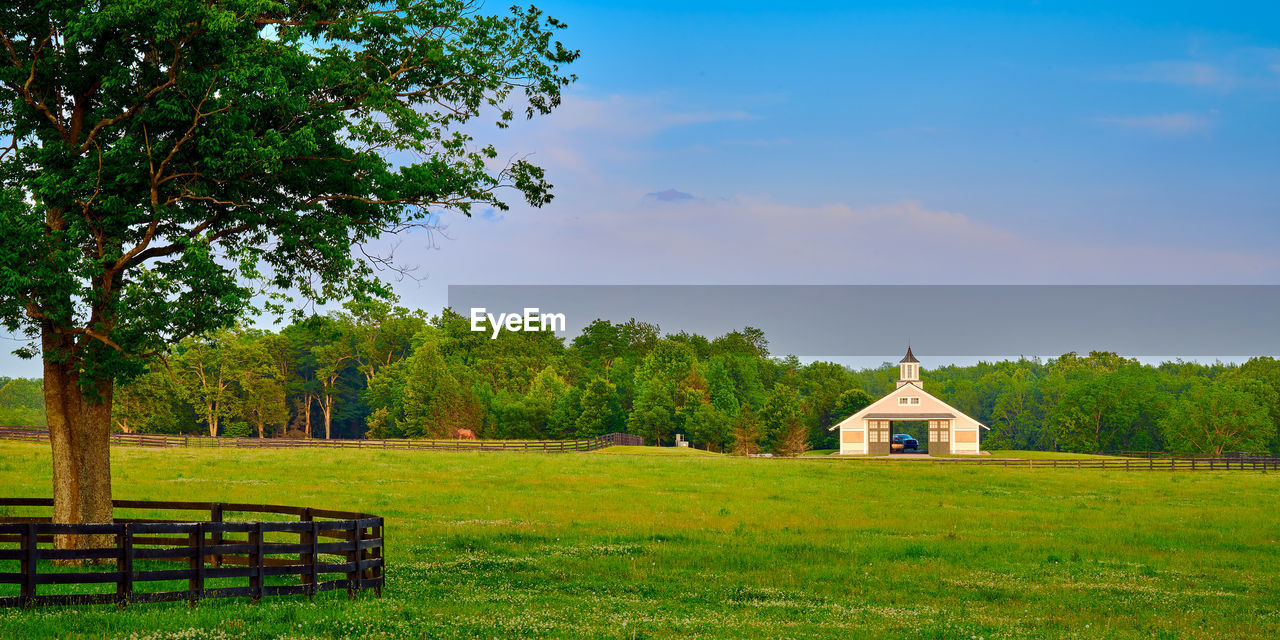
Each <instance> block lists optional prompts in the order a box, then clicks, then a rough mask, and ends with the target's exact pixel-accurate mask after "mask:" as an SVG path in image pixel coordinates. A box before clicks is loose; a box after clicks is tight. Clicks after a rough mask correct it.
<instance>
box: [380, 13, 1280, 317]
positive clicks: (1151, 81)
mask: <svg viewBox="0 0 1280 640" xmlns="http://www.w3.org/2000/svg"><path fill="white" fill-rule="evenodd" d="M540 6H541V7H542V8H544V9H545V10H546V11H547V12H548V13H549V14H551V15H554V16H556V17H558V18H561V19H563V20H565V21H567V22H568V23H569V25H570V29H569V30H568V31H567V32H566V33H565V34H564V40H565V41H566V42H567V43H569V44H570V45H571V46H574V47H577V48H580V49H581V50H582V52H583V57H582V59H581V61H580V63H578V64H575V65H574V69H573V70H574V71H575V72H576V73H577V74H578V75H579V76H580V77H581V81H580V82H579V83H578V84H576V85H575V86H574V87H573V88H572V89H571V91H570V93H569V95H568V96H567V98H566V101H565V105H564V106H563V108H562V109H561V110H560V111H559V112H558V113H556V114H553V115H552V116H550V117H548V118H544V119H540V120H537V121H534V122H531V123H521V125H519V126H517V127H515V128H513V129H512V130H511V131H510V132H504V133H503V134H501V135H498V136H496V139H497V140H498V142H499V143H500V144H501V145H502V147H503V148H504V149H506V150H508V151H510V152H517V151H520V152H532V153H533V156H532V158H533V159H534V160H535V161H537V162H541V163H543V164H544V165H546V166H547V168H548V170H549V171H550V176H551V179H552V181H553V182H555V183H556V185H557V192H558V194H559V197H558V199H557V200H556V201H555V202H554V203H552V205H550V206H549V207H547V208H545V209H543V210H540V211H527V210H521V209H516V210H514V211H512V212H509V213H507V214H505V215H502V216H496V215H495V216H485V217H482V219H479V220H470V221H466V220H453V221H449V220H448V218H446V221H447V222H449V224H450V228H449V231H448V235H449V237H450V239H447V240H445V239H440V240H439V243H438V245H439V249H438V251H421V252H419V251H418V250H417V249H416V248H415V247H417V248H420V247H422V246H423V245H424V243H423V242H422V239H421V238H407V239H405V241H404V242H403V243H402V244H401V254H402V255H405V254H408V255H412V256H413V257H414V258H413V259H412V260H410V262H413V263H415V264H419V265H420V266H421V270H420V274H421V275H425V276H427V277H428V279H429V280H430V281H431V282H432V283H433V284H434V285H435V286H436V287H437V288H438V287H439V286H443V285H445V284H459V283H520V282H532V283H544V282H556V283H609V282H619V283H636V282H641V283H815V282H816V283H892V282H913V283H1004V282H1016V283H1276V282H1280V259H1278V258H1277V255H1280V254H1277V252H1276V251H1275V249H1274V247H1275V245H1276V242H1277V240H1280V237H1278V236H1280V215H1277V214H1280V180H1277V179H1276V178H1277V176H1280V15H1277V14H1278V13H1280V10H1278V9H1277V8H1275V7H1274V6H1268V5H1263V4H1257V5H1252V4H1229V3H1216V4H1212V5H1204V4H1202V5H1201V6H1195V5H1193V4H1192V3H1182V4H1168V3H1166V4H1162V5H1159V6H1155V5H1148V4H1142V5H1135V6H1130V7H1123V6H1117V5H1115V4H1113V3H1098V4H1089V3H1023V4H1012V3H999V4H986V5H972V4H970V5H964V6H960V5H938V4H909V3H894V4H893V5H892V6H882V7H875V6H859V7H855V8H852V9H851V8H849V7H848V6H847V5H846V4H844V3H841V4H828V5H822V4H817V5H805V6H799V5H790V6H788V5H781V4H772V3H771V4H752V3H742V2H735V3H719V2H713V3H661V2H659V3H653V2H644V3H640V2H636V3H611V4H600V3H575V2H551V3H543V4H541V5H540ZM480 135H482V136H483V135H485V134H484V133H483V132H481V134H480ZM904 254H906V255H904ZM402 292H403V293H404V294H405V296H406V298H407V299H409V300H423V301H424V306H430V305H427V304H425V301H426V300H429V299H434V298H436V297H437V294H436V293H434V289H433V288H432V286H430V285H426V284H413V285H409V286H406V287H403V288H402Z"/></svg>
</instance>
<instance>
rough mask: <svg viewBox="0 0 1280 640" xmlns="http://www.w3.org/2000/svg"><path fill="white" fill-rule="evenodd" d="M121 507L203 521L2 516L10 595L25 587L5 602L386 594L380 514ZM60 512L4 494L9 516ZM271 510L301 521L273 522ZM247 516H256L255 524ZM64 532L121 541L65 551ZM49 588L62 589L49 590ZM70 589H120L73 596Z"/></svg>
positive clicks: (1, 579)
mask: <svg viewBox="0 0 1280 640" xmlns="http://www.w3.org/2000/svg"><path fill="white" fill-rule="evenodd" d="M114 505H115V508H116V510H117V512H119V510H122V509H123V510H145V511H148V512H152V513H154V512H157V511H160V512H167V511H183V512H188V513H189V512H192V511H196V512H200V518H199V519H182V518H178V519H156V518H145V517H144V518H119V517H117V518H116V519H115V522H113V523H111V524H53V523H51V522H50V521H49V520H50V518H49V517H48V516H4V517H0V589H4V588H5V587H6V585H18V587H17V595H7V596H5V595H0V606H9V607H12V606H21V607H28V606H38V605H51V604H103V603H116V604H118V605H121V606H124V605H127V604H129V603H131V602H158V601H164V600H187V601H189V602H190V603H191V604H193V605H194V604H195V603H196V601H197V600H199V599H201V598H226V597H248V598H250V599H251V600H252V601H253V602H257V601H258V600H260V599H261V598H262V597H263V596H279V595H305V596H307V597H310V596H312V595H314V594H316V593H319V592H321V591H330V590H334V589H346V590H347V595H348V596H349V597H355V594H356V592H357V591H359V590H362V589H372V590H373V591H374V593H375V594H377V595H381V594H382V585H383V582H384V577H383V570H384V567H385V559H384V556H385V550H386V544H385V542H384V538H383V535H384V533H383V520H382V518H380V517H377V516H373V515H369V514H367V513H348V512H345V511H332V510H328V509H313V508H310V507H288V506H278V505H254V504H229V503H226V504H224V503H212V502H151V501H142V500H116V501H114ZM52 506H53V500H51V499H47V498H0V507H2V508H4V509H5V510H6V511H11V510H15V509H14V508H31V507H37V508H38V507H52ZM206 514H207V515H208V520H207V521H204V520H203V517H204V516H205V515H206ZM265 514H271V515H273V516H275V517H279V516H296V517H297V520H283V521H264V519H262V518H261V516H262V515H265ZM246 515H247V516H250V517H252V520H250V521H246V520H245V519H244V518H245V517H246ZM254 516H256V517H254ZM55 536H95V538H94V539H95V540H102V539H106V540H109V541H111V544H109V545H99V546H95V547H90V548H83V549H56V548H54V537H55ZM58 561H62V562H58ZM67 561H89V562H88V563H84V562H81V563H80V564H72V563H69V562H67ZM104 563H114V564H115V568H114V570H110V571H108V570H103V564H104ZM15 565H16V566H15ZM174 565H178V568H174ZM10 568H13V569H17V571H11V570H8V569H10ZM47 585H48V586H52V587H53V589H54V590H55V591H58V593H40V592H41V591H42V590H43V589H42V588H43V587H45V586H47ZM60 585H114V587H115V588H114V591H109V592H107V591H103V589H102V587H100V586H99V587H97V592H90V593H85V592H76V593H70V592H68V591H70V590H71V589H70V588H68V587H65V586H60ZM175 587H177V588H175ZM9 589H10V590H12V587H9ZM90 589H92V587H91V588H90ZM2 593H3V591H2V590H0V594H2Z"/></svg>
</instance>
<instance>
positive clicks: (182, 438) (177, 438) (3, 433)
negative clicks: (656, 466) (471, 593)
mask: <svg viewBox="0 0 1280 640" xmlns="http://www.w3.org/2000/svg"><path fill="white" fill-rule="evenodd" d="M0 440H26V441H31V442H48V440H49V431H48V430H47V429H37V428H32V427H0ZM111 444H112V445H115V446H132V447H159V448H166V447H229V448H233V449H262V448H307V447H320V448H338V449H426V450H433V451H532V452H542V453H567V452H571V451H595V450H597V449H603V448H605V447H612V446H637V447H638V446H642V445H644V438H641V437H640V436H634V435H631V434H629V433H608V434H605V435H602V436H596V437H594V438H581V439H577V440H523V441H521V440H512V441H508V440H487V441H478V440H408V439H404V440H390V439H388V440H345V439H334V440H322V439H316V438H309V439H297V438H231V437H219V438H213V437H209V436H191V435H164V434H155V433H113V434H111Z"/></svg>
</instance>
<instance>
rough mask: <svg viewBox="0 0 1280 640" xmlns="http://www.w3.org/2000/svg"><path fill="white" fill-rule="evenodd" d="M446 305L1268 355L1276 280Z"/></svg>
mask: <svg viewBox="0 0 1280 640" xmlns="http://www.w3.org/2000/svg"><path fill="white" fill-rule="evenodd" d="M449 306H450V307H452V308H453V310H454V311H456V312H458V313H460V314H462V315H464V316H467V315H469V313H470V311H471V309H473V308H484V309H486V310H487V311H488V312H489V313H493V314H494V315H495V316H496V315H497V314H499V313H521V312H522V311H523V310H524V309H525V308H527V307H536V308H538V309H539V310H540V311H541V312H542V313H563V314H564V315H565V320H566V327H565V332H564V333H565V334H567V335H568V336H570V337H572V336H576V335H578V334H579V333H580V332H581V330H582V328H583V327H584V326H586V325H587V324H589V323H590V322H591V321H593V320H595V319H597V318H600V319H605V320H611V321H614V322H624V321H626V320H627V319H629V318H632V317H634V318H636V319H638V320H642V321H645V322H651V323H655V324H658V325H660V326H661V327H662V330H663V331H664V332H666V333H671V332H677V331H687V332H690V333H698V334H702V335H704V336H707V337H708V338H714V337H715V336H718V335H721V334H723V333H725V332H727V331H730V330H733V329H740V328H742V327H743V326H752V327H757V328H760V329H763V330H764V331H765V334H766V336H767V337H768V339H769V342H770V351H771V352H772V353H773V354H774V355H785V354H794V355H797V356H801V357H805V356H823V357H836V356H884V355H887V354H893V353H897V352H899V351H900V350H901V349H902V348H903V347H904V346H905V345H906V344H907V342H908V341H910V342H911V343H912V344H915V345H917V347H918V348H919V349H920V350H921V351H922V352H927V353H929V354H930V355H931V356H935V357H936V356H943V357H990V356H1017V355H1021V354H1026V355H1057V354H1062V353H1066V352H1068V351H1077V352H1087V351H1090V350H1106V351H1116V352H1118V353H1121V354H1124V355H1128V356H1160V357H1167V356H1181V357H1188V358H1190V357H1214V356H1241V355H1277V354H1280V331H1278V330H1277V327H1278V326H1280V286H1277V285H1239V286H1222V285H1167V286H1148V285H1111V286H1093V285H1045V286H1026V285H1020V286H1012V285H1010V286H1006V285H973V286H964V285H957V286H951V285H901V286H899V285H812V286H810V285H674V286H665V285H663V286H658V285H617V286H612V285H533V286H520V285H510V286H506V285H474V286H472V285H455V286H450V287H449Z"/></svg>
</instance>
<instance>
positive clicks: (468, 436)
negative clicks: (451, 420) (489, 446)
mask: <svg viewBox="0 0 1280 640" xmlns="http://www.w3.org/2000/svg"><path fill="white" fill-rule="evenodd" d="M453 433H454V435H455V436H457V437H458V439H459V440H475V439H476V434H475V432H474V431H472V430H470V429H458V430H457V431H455V432H453Z"/></svg>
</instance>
